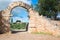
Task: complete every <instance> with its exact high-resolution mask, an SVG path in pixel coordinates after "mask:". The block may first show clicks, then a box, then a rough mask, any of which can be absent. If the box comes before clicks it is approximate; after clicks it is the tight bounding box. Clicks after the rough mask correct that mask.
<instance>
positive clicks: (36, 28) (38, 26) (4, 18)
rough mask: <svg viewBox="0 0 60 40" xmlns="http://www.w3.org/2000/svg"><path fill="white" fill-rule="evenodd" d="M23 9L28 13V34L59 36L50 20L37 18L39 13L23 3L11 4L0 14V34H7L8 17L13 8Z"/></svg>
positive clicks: (59, 32)
mask: <svg viewBox="0 0 60 40" xmlns="http://www.w3.org/2000/svg"><path fill="white" fill-rule="evenodd" d="M17 6H19V7H23V8H25V9H27V11H28V12H29V16H30V18H29V26H28V32H29V33H32V32H49V33H52V35H57V34H58V35H60V30H59V28H58V26H56V25H54V24H52V23H51V22H50V20H48V19H47V18H45V17H43V16H39V13H38V12H36V11H35V10H33V9H32V8H31V7H30V6H29V5H27V4H25V3H23V2H13V3H11V4H10V5H9V6H8V7H7V8H6V9H5V10H3V11H1V12H0V32H1V31H3V30H4V31H3V32H2V33H5V32H9V31H10V23H9V20H10V16H11V11H12V9H14V8H15V7H17Z"/></svg>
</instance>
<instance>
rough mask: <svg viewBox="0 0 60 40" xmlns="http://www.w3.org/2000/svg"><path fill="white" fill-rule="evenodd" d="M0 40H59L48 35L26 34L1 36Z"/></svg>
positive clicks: (59, 39)
mask: <svg viewBox="0 0 60 40" xmlns="http://www.w3.org/2000/svg"><path fill="white" fill-rule="evenodd" d="M0 40H60V38H59V37H54V36H50V35H41V34H29V33H27V32H19V33H15V34H1V35H0Z"/></svg>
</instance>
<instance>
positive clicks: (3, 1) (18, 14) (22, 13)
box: [0, 0, 38, 22]
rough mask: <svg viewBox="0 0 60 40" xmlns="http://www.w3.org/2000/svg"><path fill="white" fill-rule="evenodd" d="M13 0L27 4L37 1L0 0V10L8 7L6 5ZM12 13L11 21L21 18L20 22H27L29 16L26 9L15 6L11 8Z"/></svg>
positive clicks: (33, 3)
mask: <svg viewBox="0 0 60 40" xmlns="http://www.w3.org/2000/svg"><path fill="white" fill-rule="evenodd" d="M14 1H22V2H24V3H26V4H28V5H31V4H32V5H34V6H35V4H36V3H37V2H38V1H37V0H0V11H1V10H4V9H6V8H7V7H8V5H9V4H10V3H11V2H14ZM11 13H12V14H13V17H12V18H13V21H14V22H15V21H16V20H21V21H22V22H29V21H28V20H29V18H28V17H27V16H28V12H27V10H26V9H24V8H22V7H16V8H14V9H13V10H12V12H11Z"/></svg>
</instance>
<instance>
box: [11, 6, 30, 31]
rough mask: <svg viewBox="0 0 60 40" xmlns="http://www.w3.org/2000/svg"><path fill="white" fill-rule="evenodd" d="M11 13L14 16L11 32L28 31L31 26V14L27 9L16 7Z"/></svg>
mask: <svg viewBox="0 0 60 40" xmlns="http://www.w3.org/2000/svg"><path fill="white" fill-rule="evenodd" d="M10 13H11V14H12V16H11V17H10V28H11V31H12V32H14V31H20V32H23V31H28V25H29V14H28V11H27V9H25V8H23V7H20V6H16V7H14V8H13V9H12V10H11V11H10Z"/></svg>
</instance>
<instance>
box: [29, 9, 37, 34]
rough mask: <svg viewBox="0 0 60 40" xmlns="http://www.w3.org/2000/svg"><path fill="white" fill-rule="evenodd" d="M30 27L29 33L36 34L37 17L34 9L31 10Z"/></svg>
mask: <svg viewBox="0 0 60 40" xmlns="http://www.w3.org/2000/svg"><path fill="white" fill-rule="evenodd" d="M29 16H30V19H29V26H28V32H29V33H32V32H36V31H37V30H36V26H35V25H36V16H35V13H34V10H33V9H32V8H30V9H29Z"/></svg>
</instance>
